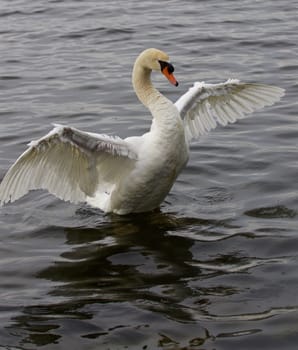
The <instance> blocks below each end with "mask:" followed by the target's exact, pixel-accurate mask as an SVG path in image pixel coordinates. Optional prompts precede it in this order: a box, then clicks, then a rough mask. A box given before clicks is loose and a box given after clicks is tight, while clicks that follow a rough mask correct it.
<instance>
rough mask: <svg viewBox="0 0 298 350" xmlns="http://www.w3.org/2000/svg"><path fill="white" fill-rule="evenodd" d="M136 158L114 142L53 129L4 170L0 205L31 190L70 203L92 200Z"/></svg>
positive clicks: (118, 141)
mask: <svg viewBox="0 0 298 350" xmlns="http://www.w3.org/2000/svg"><path fill="white" fill-rule="evenodd" d="M136 159H137V154H136V153H135V152H134V151H133V150H132V149H131V147H130V146H129V144H128V143H127V142H126V141H124V140H122V139H120V138H118V137H110V136H107V135H98V134H92V133H88V132H83V131H79V130H77V129H75V128H71V127H66V126H61V125H55V127H54V129H53V130H52V131H50V132H49V133H48V134H47V135H46V136H44V137H42V138H41V139H39V140H37V141H32V142H31V143H30V144H29V148H28V149H27V150H26V151H25V152H24V153H23V154H22V155H21V156H20V157H19V158H18V159H17V161H16V162H15V163H14V164H13V165H12V167H11V168H10V169H9V170H8V172H7V174H6V175H5V177H4V179H3V180H2V182H1V184H0V203H1V205H3V204H4V203H7V202H9V201H11V202H13V201H15V200H17V199H18V198H20V197H22V196H23V195H25V194H26V193H27V192H28V191H30V190H33V189H46V190H48V191H49V192H50V193H52V194H54V195H55V196H57V197H58V198H60V199H63V200H66V201H71V202H73V203H77V202H83V201H85V200H86V197H87V196H88V197H92V196H94V194H95V191H97V189H98V186H103V184H113V183H115V182H117V181H118V180H119V177H120V174H123V173H125V169H128V168H131V167H133V165H134V163H135V161H136Z"/></svg>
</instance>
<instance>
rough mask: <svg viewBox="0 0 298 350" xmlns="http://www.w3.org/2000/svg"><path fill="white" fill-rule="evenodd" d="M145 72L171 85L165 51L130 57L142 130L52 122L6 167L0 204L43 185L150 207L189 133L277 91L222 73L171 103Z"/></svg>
mask: <svg viewBox="0 0 298 350" xmlns="http://www.w3.org/2000/svg"><path fill="white" fill-rule="evenodd" d="M152 71H160V72H161V73H162V74H164V76H165V77H166V78H167V79H168V80H169V81H170V83H171V84H173V85H175V86H177V85H178V82H177V80H176V78H175V77H174V75H173V72H174V67H173V65H172V64H171V63H170V61H169V57H168V55H167V54H166V53H164V52H163V51H161V50H158V49H154V48H150V49H146V50H145V51H143V52H142V53H141V54H140V55H139V56H138V57H137V59H136V61H135V64H134V67H133V73H132V84H133V88H134V91H135V93H136V95H137V97H138V98H139V100H140V101H141V103H143V105H144V106H145V107H147V108H148V109H149V111H150V112H151V114H152V118H153V119H152V125H151V128H150V131H149V132H147V133H145V134H144V135H142V136H134V137H128V138H125V139H121V138H119V137H116V136H108V135H104V134H95V133H91V132H85V131H80V130H78V129H76V128H74V127H70V126H63V125H56V124H54V128H53V129H52V130H51V131H50V132H49V133H48V134H47V135H45V136H44V137H41V138H40V139H38V140H36V141H31V142H30V143H29V148H28V149H27V150H26V151H25V152H24V153H23V154H22V155H21V156H20V157H19V158H18V159H17V160H16V162H15V163H14V164H13V165H12V166H11V167H10V169H9V170H8V172H7V173H6V175H5V177H4V178H3V180H2V182H1V185H0V204H1V205H4V204H5V203H8V202H14V201H15V200H17V199H19V198H20V197H22V196H24V195H25V194H26V193H27V192H29V191H30V190H34V189H45V190H48V191H49V192H50V193H52V194H53V195H55V196H56V197H58V198H60V199H62V200H65V201H70V202H72V203H79V202H86V203H88V204H90V205H92V206H94V207H97V208H100V209H101V210H103V211H104V212H113V213H116V214H119V215H125V214H129V213H138V212H146V211H151V210H154V209H156V208H158V207H159V205H160V204H161V203H162V201H163V200H164V198H165V197H166V196H167V194H168V193H169V191H170V189H171V187H172V186H173V184H174V182H175V180H176V178H177V176H178V175H179V173H180V172H181V171H182V169H183V168H184V167H185V165H186V163H187V161H188V156H189V145H190V142H191V140H192V139H197V138H199V137H200V136H201V135H204V134H207V133H208V132H209V131H210V130H212V129H214V128H215V127H216V126H217V125H223V126H225V125H226V124H228V123H234V122H235V121H236V120H237V119H239V118H243V117H245V116H246V115H248V114H250V113H252V112H254V111H256V110H259V109H261V108H263V107H264V106H270V105H272V104H273V103H275V102H277V101H278V100H279V99H280V98H281V97H282V96H283V94H284V90H283V89H281V88H279V87H275V86H271V85H264V84H255V83H243V82H240V81H239V80H237V79H229V80H227V81H226V82H223V83H218V84H207V83H205V82H196V83H194V85H193V86H192V87H191V88H190V89H189V90H188V91H187V92H186V93H185V94H184V95H182V96H181V97H180V98H179V99H178V100H177V101H176V102H175V103H173V102H171V101H170V100H169V99H168V98H166V97H165V96H163V95H162V94H161V93H160V92H159V91H158V90H157V89H156V88H155V87H154V86H153V84H152V82H151V72H152Z"/></svg>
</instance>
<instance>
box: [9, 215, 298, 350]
mask: <svg viewBox="0 0 298 350" xmlns="http://www.w3.org/2000/svg"><path fill="white" fill-rule="evenodd" d="M88 212H89V216H90V215H91V216H96V215H97V214H98V213H97V211H94V213H92V212H93V210H92V209H91V210H89V209H88V208H85V209H80V210H79V211H78V212H77V215H82V216H84V215H86V214H87V213H88ZM222 227H226V229H227V230H229V227H230V226H229V224H228V223H225V222H216V221H207V220H202V219H197V218H187V217H179V216H177V215H174V214H165V213H162V212H155V213H151V214H146V215H133V216H128V217H117V216H113V215H107V216H105V219H104V220H103V221H102V223H101V224H99V225H98V226H97V227H93V228H64V234H65V248H66V249H65V250H64V251H63V252H62V253H61V255H60V258H59V259H57V260H56V261H53V262H52V263H51V264H49V265H48V266H47V267H45V268H43V269H41V270H40V271H39V272H38V273H37V275H36V278H38V279H41V280H47V281H50V282H51V285H52V287H51V288H50V290H49V291H48V298H47V300H48V302H45V303H40V302H38V303H36V304H34V303H32V304H31V305H29V306H27V307H24V308H23V310H22V312H21V313H19V314H18V315H16V316H15V317H14V318H13V320H12V323H11V325H10V326H9V327H8V328H7V330H8V331H9V332H10V334H14V336H17V337H18V338H19V339H21V340H19V341H20V344H22V345H23V346H25V348H26V346H27V345H28V346H29V345H30V344H34V345H35V346H45V345H47V344H48V345H50V344H57V345H58V344H59V345H60V346H61V348H63V344H64V342H63V334H65V333H67V334H68V335H71V337H72V339H73V340H72V341H73V344H75V345H76V346H78V344H81V345H83V344H85V345H84V346H86V342H87V343H88V341H90V344H94V343H93V342H94V341H95V340H96V344H97V345H98V346H99V345H101V346H121V344H126V346H129V347H130V348H131V347H132V348H134V347H135V348H136V349H139V348H142V347H143V348H146V347H148V346H155V347H156V346H160V347H162V348H165V349H182V348H185V346H189V347H190V348H191V349H202V348H201V346H203V345H204V344H206V343H207V344H208V343H209V342H211V343H213V342H215V341H218V340H220V339H228V338H229V339H230V338H233V337H246V336H248V335H249V336H253V335H256V334H259V333H260V332H262V330H261V329H258V328H254V326H253V327H252V326H251V325H250V322H252V321H258V320H265V319H271V318H272V317H274V316H276V315H281V314H283V313H284V314H288V313H290V312H294V313H295V312H297V308H296V307H289V308H282V307H278V306H276V307H273V305H271V306H270V304H269V306H268V307H269V309H268V308H265V309H263V310H260V309H258V308H256V309H255V310H253V309H254V307H251V305H248V306H247V307H244V308H241V307H240V306H241V302H240V301H241V299H242V298H245V299H246V298H247V296H245V295H246V293H248V294H250V291H249V287H248V286H247V287H244V286H245V283H244V282H243V279H245V278H246V279H247V280H248V282H249V281H250V280H254V283H255V284H257V285H258V284H259V282H257V281H256V280H255V278H257V277H256V276H257V273H254V274H253V275H251V274H250V270H251V269H252V270H253V269H255V268H260V267H262V266H263V267H265V268H266V266H265V265H266V264H268V266H269V269H271V268H272V267H273V266H274V265H276V266H277V268H280V267H281V266H282V265H283V264H284V265H287V264H288V263H289V262H288V261H286V259H285V258H282V257H280V258H276V259H267V260H266V259H258V258H256V257H254V256H245V253H244V252H243V251H239V250H237V249H236V247H231V249H230V250H229V252H220V250H219V249H218V248H215V250H216V251H217V253H216V255H215V256H212V253H211V250H212V249H210V248H209V252H208V253H209V254H208V258H207V259H206V256H205V257H204V255H205V254H204V246H205V245H206V244H215V245H218V244H219V245H221V244H222V242H225V241H226V240H229V239H232V238H233V239H235V237H234V236H233V235H232V236H228V235H227V236H226V237H225V238H223V235H218V237H217V239H214V237H213V239H210V240H209V239H208V238H207V239H204V238H206V237H207V236H210V237H212V236H213V234H214V231H216V230H217V228H218V230H219V231H220V230H222ZM231 227H232V226H231ZM209 230H210V231H209ZM182 231H185V232H188V231H189V232H191V231H195V232H196V235H197V240H195V239H194V236H195V234H194V233H192V234H191V235H190V237H188V236H187V235H186V236H182V235H181V232H182ZM175 232H177V233H178V235H176V234H175ZM49 233H50V232H49ZM239 238H241V239H242V240H243V239H244V240H251V239H252V238H255V239H257V237H256V236H255V237H252V236H251V235H247V234H245V233H244V234H243V235H239ZM228 276H230V277H228ZM223 278H224V279H223ZM224 281H225V282H224ZM210 282H211V283H210ZM239 283H240V284H239ZM262 283H263V282H262V281H260V286H259V287H260V288H261V285H262ZM264 283H266V282H265V281H264ZM243 287H244V288H243ZM266 288H267V287H266V286H265V288H264V289H265V290H264V291H263V292H264V293H265V294H264V295H266V293H267V294H268V293H269V294H268V296H269V298H270V294H271V293H270V292H269V291H268V290H267V291H266ZM259 293H260V294H262V291H261V289H260V291H259ZM226 298H229V299H230V300H231V301H232V303H231V305H232V304H233V299H234V301H237V303H238V304H237V308H236V309H235V306H236V304H234V306H233V307H231V305H230V307H229V308H225V307H223V308H222V310H221V308H220V307H219V308H218V305H217V304H221V300H225V299H226ZM246 300H247V301H246V303H248V304H250V302H249V301H248V300H249V299H246ZM239 303H240V304H239ZM297 306H298V304H297ZM237 310H238V311H237ZM240 310H241V311H240ZM227 311H228V312H227ZM239 311H240V313H239ZM244 311H245V312H244ZM239 321H241V323H242V326H241V327H240V328H239V325H238V322H239ZM210 322H211V323H210ZM216 324H218V325H223V324H226V325H228V326H225V327H223V329H224V328H226V330H225V331H224V332H223V329H222V330H221V331H220V332H217V331H216V328H217V327H216V326H214V325H216ZM210 326H211V327H210ZM231 329H232V330H231ZM69 344H70V342H69V339H68V340H67V346H69ZM107 348H108V347H107Z"/></svg>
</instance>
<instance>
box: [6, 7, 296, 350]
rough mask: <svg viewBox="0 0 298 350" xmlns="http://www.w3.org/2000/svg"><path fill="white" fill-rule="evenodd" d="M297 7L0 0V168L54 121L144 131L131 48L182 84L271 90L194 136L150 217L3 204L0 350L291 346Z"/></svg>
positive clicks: (39, 198)
mask: <svg viewBox="0 0 298 350" xmlns="http://www.w3.org/2000/svg"><path fill="white" fill-rule="evenodd" d="M297 10H298V6H297V2H295V1H294V0H291V1H288V2H284V1H281V0H275V1H273V0H271V1H270V0H265V1H258V0H254V1H252V0H249V1H248V0H244V1H241V2H239V1H233V0H230V1H224V2H223V1H218V0H211V1H194V0H193V1H186V2H182V1H176V0H172V1H164V2H162V3H161V2H158V1H155V0H153V1H150V2H140V1H136V0H128V1H126V2H125V3H123V2H120V1H116V0H115V1H113V0H111V1H109V2H108V3H107V2H100V1H91V0H90V1H82V2H79V1H75V0H68V1H66V0H65V1H63V0H60V1H59V0H52V1H50V0H47V1H46V0H43V1H30V2H28V1H24V0H15V1H8V0H2V1H1V10H0V52H1V57H0V61H1V64H0V118H1V121H0V122H1V128H0V160H1V162H0V164H1V168H0V176H1V178H2V177H3V176H4V174H5V172H6V170H7V169H8V167H9V166H10V165H11V164H12V163H13V161H14V160H15V159H16V158H17V157H18V156H19V155H20V153H21V152H23V151H24V149H25V148H26V144H27V143H28V142H29V141H30V140H31V139H35V138H38V137H40V136H42V135H44V134H45V133H46V132H48V131H49V130H50V128H51V126H50V125H51V123H55V122H56V123H62V124H70V125H73V126H76V127H78V128H81V129H85V130H89V131H97V132H101V133H109V134H117V135H119V136H121V137H126V136H129V135H140V134H142V133H144V132H145V131H146V130H147V129H148V127H149V125H150V120H151V119H150V115H149V114H148V112H147V111H146V110H145V109H144V107H143V106H141V105H140V104H139V103H138V101H137V99H136V97H135V95H134V93H133V90H132V87H131V82H130V77H131V69H132V65H133V62H134V59H135V57H136V56H137V55H138V54H139V52H140V51H142V50H143V49H145V48H147V47H158V48H161V49H163V50H165V51H167V52H168V53H169V54H170V56H171V60H172V63H173V64H174V66H175V68H176V77H177V79H178V80H179V82H180V85H179V87H178V88H174V87H172V86H170V85H169V84H168V82H167V81H165V79H164V78H163V77H162V76H161V77H159V76H158V75H155V76H154V82H155V84H156V85H157V86H158V87H159V88H160V89H161V91H162V92H164V93H165V94H166V95H167V96H168V97H169V98H171V99H172V100H176V99H177V98H178V96H180V95H181V94H182V93H183V92H184V91H186V89H187V88H188V87H189V86H190V85H191V84H192V82H193V81H194V80H204V81H208V82H219V81H224V80H226V79H227V78H230V77H231V78H233V77H234V78H239V79H241V80H244V81H255V82H264V83H269V84H275V85H278V86H280V87H283V88H285V89H286V96H285V97H284V98H283V99H282V101H281V102H280V103H278V104H276V105H275V106H273V107H270V108H266V109H264V110H263V111H262V112H259V113H257V114H255V115H254V117H252V118H249V119H245V120H242V121H240V122H238V123H237V124H235V125H231V126H228V127H226V128H218V129H217V130H215V131H214V132H212V133H211V134H210V135H208V136H206V137H203V138H201V139H200V141H199V142H195V143H193V145H192V152H191V159H190V162H189V165H188V167H187V168H186V169H185V171H184V172H183V174H182V175H181V176H180V177H179V179H178V181H177V183H176V184H175V186H174V188H173V189H172V191H171V193H170V195H169V196H168V197H167V199H166V201H165V202H164V203H163V204H162V206H161V211H160V212H157V213H151V214H145V215H133V216H128V217H118V216H113V215H104V214H102V213H101V212H100V211H98V210H95V209H91V208H90V207H87V206H84V205H71V204H68V203H64V202H61V201H59V200H57V199H55V198H54V197H53V196H50V195H48V194H47V193H45V192H42V191H38V192H34V193H30V194H29V195H27V196H26V197H25V198H22V199H21V200H19V201H18V202H16V203H15V204H13V205H9V206H6V207H4V208H2V209H1V210H0V223H1V236H0V240H1V245H0V281H1V284H0V349H9V350H12V349H26V350H27V349H28V350H29V349H38V348H40V349H45V350H48V349H55V350H56V349H71V348H73V349H88V350H89V349H92V350H93V349H94V350H95V349H167V350H169V349H170V350H172V349H173V350H177V349H200V350H202V349H204V350H206V349H208V350H211V349H216V350H221V349H223V350H224V349H227V350H231V349H237V350H238V349H241V350H251V349H254V350H255V349H270V350H272V349H296V348H297V341H298V330H297V324H298V294H297V288H298V276H297V268H298V253H297V251H298V231H297V223H298V211H297V210H298V199H297V171H298V164H297V136H298V125H297V90H298V84H297V68H298V64H297V54H298V50H297V42H298V35H297V33H298V25H297Z"/></svg>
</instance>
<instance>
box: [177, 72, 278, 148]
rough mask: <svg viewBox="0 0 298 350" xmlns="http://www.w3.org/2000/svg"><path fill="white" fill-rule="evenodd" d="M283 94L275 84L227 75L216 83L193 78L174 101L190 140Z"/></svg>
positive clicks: (267, 104)
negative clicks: (257, 82) (193, 82)
mask: <svg viewBox="0 0 298 350" xmlns="http://www.w3.org/2000/svg"><path fill="white" fill-rule="evenodd" d="M283 95H284V90H283V89H281V88H279V87H276V86H271V85H265V84H253V83H241V82H240V81H239V80H236V79H229V80H227V81H226V82H225V83H220V84H206V83H204V82H197V83H195V84H194V86H193V87H191V88H190V89H189V91H188V92H186V93H185V94H184V95H182V96H181V97H180V98H179V99H178V100H177V102H176V103H175V105H176V107H177V109H178V110H179V112H180V115H181V117H182V118H183V119H184V126H185V131H186V135H187V138H188V140H189V141H190V140H191V139H192V138H198V137H199V136H200V135H204V134H206V133H208V132H209V131H210V130H212V129H214V128H216V126H217V125H218V124H220V125H222V126H225V125H227V124H228V123H234V122H235V121H236V120H238V119H241V118H244V117H246V116H247V115H248V114H250V113H252V112H254V111H257V110H259V109H261V108H263V107H265V106H271V105H272V104H274V103H275V102H277V101H278V100H279V99H280V98H281V97H282V96H283Z"/></svg>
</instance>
